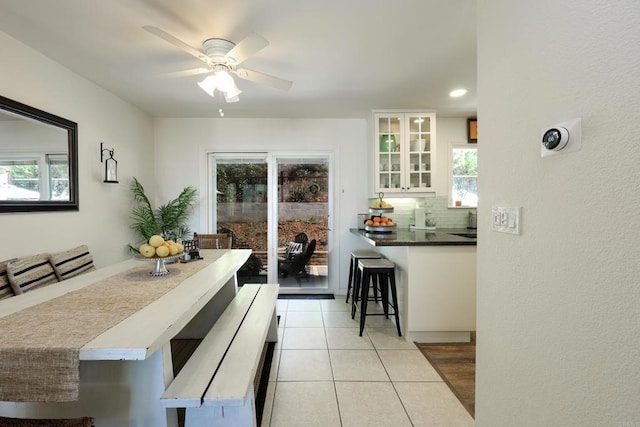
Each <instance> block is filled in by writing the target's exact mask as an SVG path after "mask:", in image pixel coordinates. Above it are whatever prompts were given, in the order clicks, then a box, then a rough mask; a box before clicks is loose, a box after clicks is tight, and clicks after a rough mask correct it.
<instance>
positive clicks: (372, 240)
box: [349, 228, 478, 246]
mask: <svg viewBox="0 0 640 427" xmlns="http://www.w3.org/2000/svg"><path fill="white" fill-rule="evenodd" d="M349 231H350V232H351V233H353V234H355V235H357V236H360V237H361V238H363V239H364V240H365V241H367V242H368V243H369V244H371V245H373V246H476V245H477V243H478V239H477V237H476V238H471V237H462V236H456V235H455V234H468V233H475V232H476V230H469V229H466V228H442V229H436V230H435V231H426V230H410V229H408V228H403V229H398V230H396V231H394V232H393V233H369V232H366V231H365V230H359V229H357V228H350V229H349Z"/></svg>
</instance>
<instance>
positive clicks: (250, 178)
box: [209, 154, 269, 285]
mask: <svg viewBox="0 0 640 427" xmlns="http://www.w3.org/2000/svg"><path fill="white" fill-rule="evenodd" d="M209 165H210V174H209V177H210V183H211V186H210V187H211V190H210V192H209V193H210V199H212V200H211V203H210V204H209V206H211V207H213V209H211V212H212V213H213V217H212V222H211V226H210V230H209V232H210V233H224V234H230V235H231V237H232V247H233V248H236V249H239V248H244V249H251V250H252V252H253V253H252V255H251V257H250V258H249V261H247V263H246V264H245V265H244V266H242V268H241V269H240V270H239V271H238V282H239V284H240V285H242V284H244V283H266V282H267V274H268V256H267V250H268V239H267V233H268V199H269V194H268V191H267V179H268V176H267V173H268V167H267V161H266V154H243V155H238V154H234V155H229V154H217V155H213V156H212V157H211V159H210V162H209Z"/></svg>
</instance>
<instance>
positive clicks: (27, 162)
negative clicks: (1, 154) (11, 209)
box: [0, 157, 40, 200]
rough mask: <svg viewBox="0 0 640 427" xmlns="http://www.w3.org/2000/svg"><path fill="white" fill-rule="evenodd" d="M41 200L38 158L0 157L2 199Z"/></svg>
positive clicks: (0, 197) (0, 198) (0, 194)
mask: <svg viewBox="0 0 640 427" xmlns="http://www.w3.org/2000/svg"><path fill="white" fill-rule="evenodd" d="M21 199H26V200H39V199H40V167H39V164H38V159H37V158H28V157H25V158H0V200H21Z"/></svg>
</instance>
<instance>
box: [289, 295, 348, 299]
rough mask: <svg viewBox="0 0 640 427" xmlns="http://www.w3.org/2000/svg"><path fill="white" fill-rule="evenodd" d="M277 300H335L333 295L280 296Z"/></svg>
mask: <svg viewBox="0 0 640 427" xmlns="http://www.w3.org/2000/svg"><path fill="white" fill-rule="evenodd" d="M278 299H336V298H335V297H334V296H333V294H280V295H278Z"/></svg>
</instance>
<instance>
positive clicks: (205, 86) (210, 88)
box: [198, 76, 216, 96]
mask: <svg viewBox="0 0 640 427" xmlns="http://www.w3.org/2000/svg"><path fill="white" fill-rule="evenodd" d="M198 86H200V87H201V88H202V90H204V91H205V92H207V93H208V94H209V95H210V96H213V92H214V91H215V90H216V79H215V77H214V76H207V77H205V79H204V80H203V81H201V82H198Z"/></svg>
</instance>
